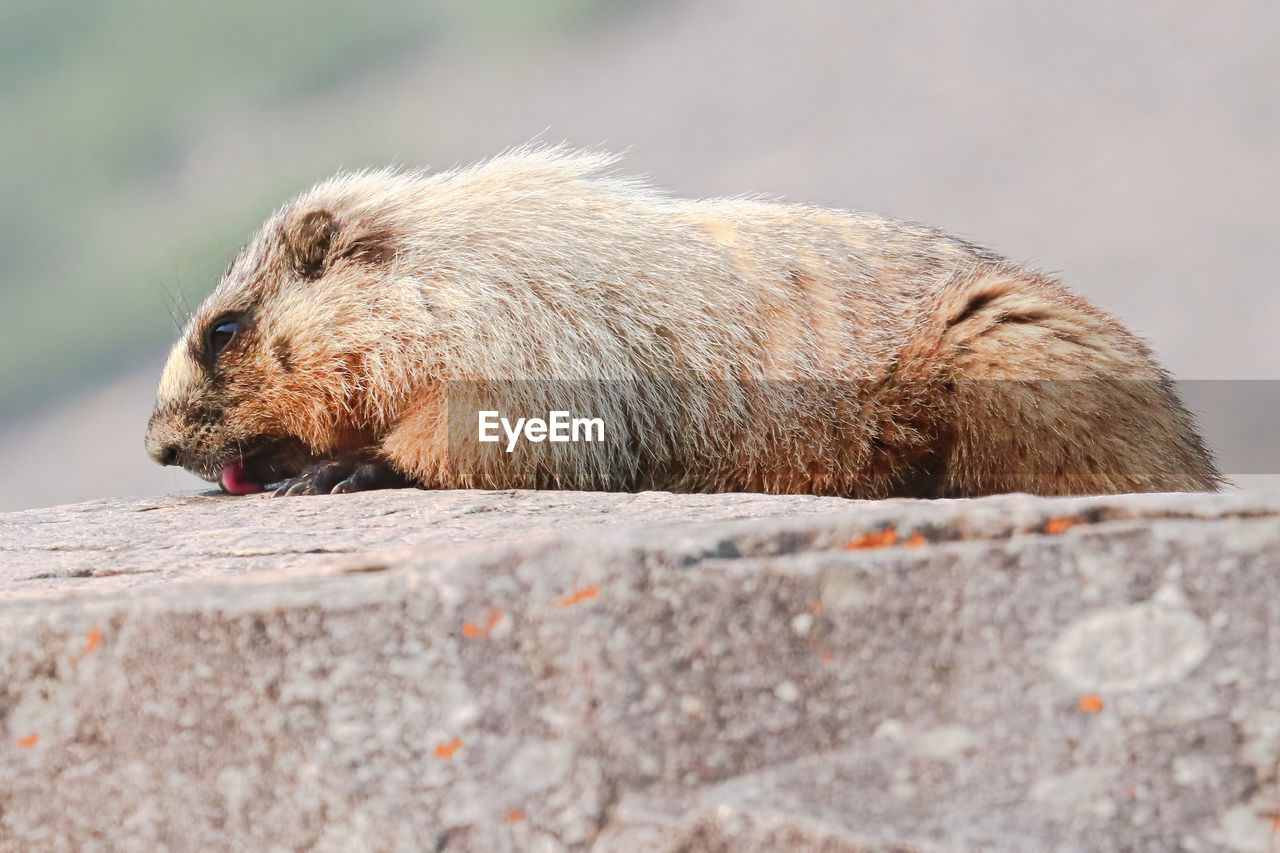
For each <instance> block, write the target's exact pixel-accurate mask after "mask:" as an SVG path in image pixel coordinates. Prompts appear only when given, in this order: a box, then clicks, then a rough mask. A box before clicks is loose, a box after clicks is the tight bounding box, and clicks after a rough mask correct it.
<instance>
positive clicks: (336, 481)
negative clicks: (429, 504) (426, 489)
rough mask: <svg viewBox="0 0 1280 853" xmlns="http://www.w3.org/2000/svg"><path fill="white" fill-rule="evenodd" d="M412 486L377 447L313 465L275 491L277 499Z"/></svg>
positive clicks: (281, 484) (273, 493) (274, 494)
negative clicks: (286, 496)
mask: <svg viewBox="0 0 1280 853" xmlns="http://www.w3.org/2000/svg"><path fill="white" fill-rule="evenodd" d="M410 485H412V483H410V482H409V481H408V480H407V479H405V477H404V475H402V474H401V473H400V472H399V471H396V470H395V469H394V468H392V467H391V465H390V464H389V463H388V462H387V461H386V460H385V459H383V458H382V456H381V455H379V454H378V452H377V451H376V450H360V451H357V452H356V453H352V454H350V455H348V456H343V457H341V458H338V459H330V460H328V461H326V462H320V463H317V464H315V465H312V466H311V467H310V468H308V469H306V470H305V471H303V472H302V473H301V474H299V475H298V476H296V477H291V478H290V479H288V480H285V481H284V482H282V483H280V485H279V486H278V487H277V488H276V490H275V491H274V492H272V493H271V494H272V496H273V497H277V498H278V497H282V496H284V495H341V494H345V493H347V492H366V491H370V490H372V489H399V488H404V487H405V486H410Z"/></svg>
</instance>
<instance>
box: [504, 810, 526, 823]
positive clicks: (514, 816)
mask: <svg viewBox="0 0 1280 853" xmlns="http://www.w3.org/2000/svg"><path fill="white" fill-rule="evenodd" d="M503 820H505V821H506V822H507V823H519V822H520V821H522V820H524V812H522V811H520V810H519V809H512V810H511V811H509V812H507V816H506V817H504V818H503Z"/></svg>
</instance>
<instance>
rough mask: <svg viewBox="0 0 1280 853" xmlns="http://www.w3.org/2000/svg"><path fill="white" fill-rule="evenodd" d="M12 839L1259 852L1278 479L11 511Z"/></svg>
mask: <svg viewBox="0 0 1280 853" xmlns="http://www.w3.org/2000/svg"><path fill="white" fill-rule="evenodd" d="M0 565H2V566H3V568H2V569H0V637H3V640H0V733H2V734H3V738H4V739H3V742H0V849H3V850H28V849H40V850H94V849H98V850H155V849H165V848H168V849H176V850H205V849H228V848H230V849H253V850H295V849H315V850H344V851H345V850H421V849H437V850H438V849H447V850H455V849H456V850H525V849H542V850H562V849H594V850H601V851H630V850H639V849H656V850H682V849H683V850H690V849H691V850H704V849H709V850H734V851H737V850H775V849H788V848H792V849H797V848H798V849H824V850H836V851H844V850H848V851H853V850H926V851H933V850H1027V849H1045V850H1048V849H1053V850H1153V851H1154V850H1161V851H1164V850H1227V851H1268V850H1271V849H1274V846H1275V845H1276V844H1277V838H1276V833H1277V830H1276V828H1275V827H1276V826H1277V821H1278V817H1277V816H1278V815H1280V789H1278V787H1277V762H1278V761H1280V594H1278V592H1280V589H1278V588H1277V584H1278V583H1280V579H1278V573H1277V569H1280V493H1276V492H1254V493H1245V494H1227V495H1150V496H1126V497H1108V498H1088V499H1052V500H1047V499H1037V498H1030V497H1026V496H1019V495H1013V496H1004V497H998V498H988V499H982V500H972V501H934V502H912V501H888V502H878V503H871V502H854V501H842V500H836V499H821V498H777V497H766V496H756V495H721V496H702V495H686V496H680V495H666V494H639V495H614V494H581V493H564V492H544V493H530V492H503V493H480V492H435V493H431V492H419V491H412V490H410V491H397V492H382V493H374V494H364V495H351V496H342V497H329V498H325V497H322V498H294V499H286V500H271V499H267V498H243V499H236V498H221V497H213V496H208V495H186V496H177V497H167V498H156V499H151V500H146V501H117V502H111V501H104V502H97V503H90V504H80V505H75V506H67V507H56V508H52V509H46V510H33V511H29V512H23V513H14V514H9V515H4V516H0Z"/></svg>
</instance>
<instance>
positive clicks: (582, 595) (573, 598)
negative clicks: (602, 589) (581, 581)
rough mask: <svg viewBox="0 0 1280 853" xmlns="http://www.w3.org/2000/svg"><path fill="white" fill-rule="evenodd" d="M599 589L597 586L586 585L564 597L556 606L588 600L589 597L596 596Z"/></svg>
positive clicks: (566, 605)
mask: <svg viewBox="0 0 1280 853" xmlns="http://www.w3.org/2000/svg"><path fill="white" fill-rule="evenodd" d="M598 592H599V590H598V589H596V588H595V586H594V585H593V586H584V587H582V588H581V589H575V590H574V591H573V592H571V593H569V594H568V595H566V596H565V597H564V598H562V599H560V600H559V601H557V602H556V607H568V606H569V605H571V604H577V603H578V602H580V601H586V600H587V599H588V598H595V597H596V593H598Z"/></svg>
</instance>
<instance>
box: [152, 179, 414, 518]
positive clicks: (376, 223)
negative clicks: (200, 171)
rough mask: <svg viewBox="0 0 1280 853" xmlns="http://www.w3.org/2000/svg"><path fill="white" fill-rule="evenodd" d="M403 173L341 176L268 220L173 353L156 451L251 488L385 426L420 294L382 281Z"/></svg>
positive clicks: (392, 271)
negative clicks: (393, 358)
mask: <svg viewBox="0 0 1280 853" xmlns="http://www.w3.org/2000/svg"><path fill="white" fill-rule="evenodd" d="M405 180H406V178H405V177H404V176H398V175H396V174H395V173H391V172H375V173H365V174H358V175H346V176H340V177H338V178H334V179H331V180H329V181H326V182H324V183H322V184H320V185H318V186H317V187H315V188H314V189H312V190H310V191H309V192H307V193H306V194H304V195H303V196H301V197H299V198H298V199H296V200H295V201H294V202H292V203H290V204H288V205H286V206H285V207H284V208H282V209H281V210H280V211H278V212H277V213H276V214H274V215H273V216H272V217H271V218H270V219H269V220H268V221H267V223H266V224H265V225H264V226H263V227H262V229H261V230H260V231H259V232H258V234H257V235H256V236H255V237H254V238H253V239H252V240H251V241H250V242H249V244H248V245H247V246H246V247H245V248H244V249H243V250H242V251H241V252H240V254H239V255H238V256H237V257H236V259H235V260H234V261H233V262H232V263H231V266H230V267H229V268H228V269H227V272H226V273H225V274H224V276H223V278H222V280H221V282H220V283H219V284H218V287H217V288H216V289H215V290H214V292H213V293H212V294H211V295H210V296H209V298H208V299H207V300H205V302H204V304H203V305H201V306H200V308H199V309H198V310H197V311H196V313H195V315H194V316H193V317H192V318H191V320H190V322H189V323H188V324H187V327H186V329H185V330H184V332H183V335H182V339H181V340H179V341H178V343H177V344H176V345H175V346H174V348H173V350H172V352H171V353H170V355H169V360H168V362H167V364H166V365H165V368H164V374H163V376H162V377H161V380H160V388H159V392H158V393H157V398H156V406H155V411H154V412H153V413H152V415H151V420H150V423H149V424H148V427H147V437H146V445H147V452H148V453H149V454H150V456H151V458H152V459H154V460H155V461H156V462H159V463H160V464H162V465H181V466H182V467H184V468H186V469H187V470H189V471H191V472H192V473H194V474H197V475H199V476H201V477H204V478H205V479H208V480H211V481H215V482H219V483H220V484H221V485H222V487H223V488H224V489H225V490H227V491H228V492H232V493H236V494H245V493H249V492H253V491H259V490H261V489H262V487H264V486H265V485H266V484H268V483H272V482H276V481H278V480H281V479H284V478H286V477H290V476H293V475H295V474H297V473H299V472H300V471H301V470H302V469H303V468H304V467H306V466H307V465H308V464H310V463H312V462H315V461H317V460H319V459H322V458H325V457H327V456H332V455H335V454H338V453H342V452H345V451H348V450H353V449H356V448H358V447H361V446H364V445H366V444H369V443H371V442H372V441H373V440H375V438H376V436H377V433H378V432H379V431H380V430H384V429H385V428H386V422H387V421H388V420H389V419H390V418H391V417H393V412H392V411H391V410H392V409H393V408H394V407H395V405H396V403H395V402H394V401H393V399H392V398H393V397H394V396H395V394H394V389H395V387H396V384H397V383H396V382H395V377H391V376H388V375H387V365H386V361H387V349H388V347H390V346H394V345H395V344H396V343H398V344H399V346H400V347H402V348H403V347H404V346H405V343H406V342H405V341H404V333H403V329H402V328H398V327H397V326H396V324H395V322H394V320H395V318H396V317H397V316H400V317H403V316H405V313H404V312H405V311H406V310H407V309H408V308H409V306H406V305H404V304H402V303H403V301H404V300H405V299H408V298H412V297H411V294H412V293H413V292H414V289H412V288H397V287H394V286H387V285H388V279H391V280H394V279H395V277H396V274H397V266H398V263H397V253H398V241H397V237H396V233H397V223H396V221H395V220H394V219H393V218H392V214H393V213H394V211H395V210H396V207H397V206H396V205H395V204H388V203H387V201H388V199H387V196H388V194H389V193H393V192H394V191H395V189H396V187H397V186H400V185H402V184H403V182H404V181H405ZM372 285H379V286H372ZM403 325H404V323H403V321H402V322H401V324H400V326H401V327H402V326H403Z"/></svg>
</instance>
